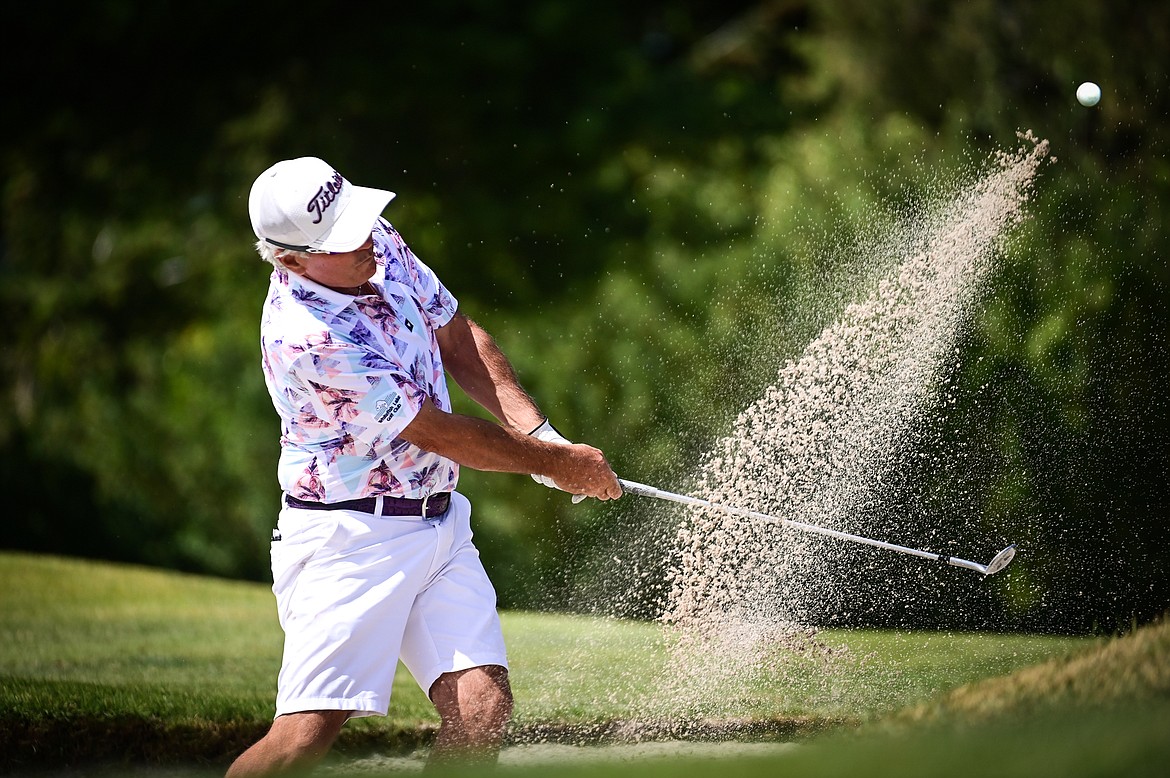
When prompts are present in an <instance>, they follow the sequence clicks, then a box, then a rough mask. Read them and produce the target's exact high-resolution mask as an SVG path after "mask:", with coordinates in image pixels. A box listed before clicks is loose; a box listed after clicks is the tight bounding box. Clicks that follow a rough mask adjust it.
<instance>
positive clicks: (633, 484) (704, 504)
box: [618, 478, 987, 575]
mask: <svg viewBox="0 0 1170 778" xmlns="http://www.w3.org/2000/svg"><path fill="white" fill-rule="evenodd" d="M618 482H619V483H620V484H621V485H622V490H623V491H626V492H629V493H630V494H637V495H640V496H642V497H653V498H655V499H658V500H668V501H670V502H677V503H681V504H682V505H690V506H693V507H696V508H710V509H711V510H715V511H719V512H720V513H726V514H728V515H730V516H740V517H742V518H746V519H756V520H757V521H765V522H769V523H772V524H780V525H782V526H785V527H791V528H792V529H796V530H800V531H801V532H810V533H813V534H815V535H825V536H828V537H831V538H837V539H839V540H847V541H850V542H852V543H863V544H865V545H867V546H874V547H875V548H882V549H885V550H887V551H896V552H898V553H899V554H909V555H910V556H916V557H921V558H923V559H929V560H931V561H935V562H945V563H947V564H948V565H953V566H955V567H965V568H967V569H968V570H974V571H976V572H979V573H983V574H984V575H986V574H987V567H986V566H985V565H981V564H979V563H978V562H971V561H968V560H966V559H959V558H957V557H949V556H945V555H943V554H935V553H933V552H931V551H922V550H920V549H917V548H907V547H906V546H899V545H895V544H894V543H887V542H885V541H884V540H874V539H873V538H866V537H862V536H861V535H853V534H850V533H848V532H841V531H839V530H835V529H829V528H827V527H820V526H817V525H816V524H806V523H804V522H803V521H794V520H793V519H782V518H779V517H777V516H769V515H768V514H766V513H758V512H756V511H749V510H747V509H746V508H736V507H734V506H731V505H720V504H719V503H715V502H711V501H710V500H703V499H700V498H698V497H691V496H689V495H685V494H675V493H674V492H668V491H665V490H663V489H658V488H655V487H653V486H647V485H646V484H640V483H638V482H637V481H627V480H626V479H624V478H619V479H618Z"/></svg>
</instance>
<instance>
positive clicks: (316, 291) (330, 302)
mask: <svg viewBox="0 0 1170 778" xmlns="http://www.w3.org/2000/svg"><path fill="white" fill-rule="evenodd" d="M277 276H278V277H279V276H284V278H283V279H282V280H283V284H284V285H285V286H287V287H288V290H289V292H290V293H291V294H292V296H293V299H295V300H296V301H297V302H299V303H301V304H302V305H305V306H307V307H309V308H314V309H316V310H319V311H322V312H324V313H329V314H337V313H340V312H341V310H342V309H343V308H345V307H346V306H348V305H349V304H350V303H352V302H353V295H349V294H343V293H342V292H337V291H334V290H332V289H330V288H329V287H327V286H322V285H321V284H318V283H317V282H316V281H313V280H311V279H308V278H305V277H304V276H302V275H297V274H296V273H293V272H290V271H287V270H284V271H278V273H277Z"/></svg>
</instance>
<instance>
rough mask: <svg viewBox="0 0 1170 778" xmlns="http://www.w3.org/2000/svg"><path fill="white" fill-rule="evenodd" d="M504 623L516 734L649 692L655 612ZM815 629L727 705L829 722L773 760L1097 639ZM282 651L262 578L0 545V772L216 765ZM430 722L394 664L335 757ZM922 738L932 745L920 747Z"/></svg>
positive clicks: (550, 728)
mask: <svg viewBox="0 0 1170 778" xmlns="http://www.w3.org/2000/svg"><path fill="white" fill-rule="evenodd" d="M504 625H505V632H506V633H507V637H508V640H509V651H510V660H511V664H512V677H513V686H514V691H515V694H516V700H517V705H516V716H515V726H514V730H515V732H516V733H517V736H523V735H525V734H526V733H527V734H528V735H531V734H533V733H544V734H545V735H547V736H550V737H555V736H559V734H558V733H564V732H565V731H577V732H583V731H585V732H594V733H598V732H605V731H607V730H605V725H606V723H607V722H612V721H615V720H619V721H620V720H628V719H631V718H637V716H638V714H639V711H640V710H641V708H640V707H638V705H637V704H636V703H637V701H638V700H645V699H649V698H653V696H654V694H655V691H656V687H655V684H656V683H658V681H659V680H660V679H661V676H660V675H659V673H660V668H661V666H662V664H663V662H664V660H665V658H666V649H665V646H664V643H663V637H662V632H661V630H660V629H659V628H658V627H657V626H656V625H654V624H647V623H640V622H628V621H618V620H608V619H597V618H587V617H579V616H568V615H553V614H534V613H506V614H504ZM819 637H820V639H821V640H823V641H824V642H825V643H826V644H829V645H832V646H834V647H837V648H838V649H840V650H839V651H838V652H837V655H838V656H839V657H842V658H841V659H839V660H838V661H837V664H836V665H835V666H834V667H833V668H832V672H831V673H829V674H828V675H827V676H825V674H824V673H820V675H818V671H817V670H816V669H815V668H812V669H810V670H809V671H808V672H804V673H803V674H802V673H787V674H782V675H781V676H775V677H769V676H764V680H763V681H759V680H758V679H757V682H755V683H754V684H753V685H752V686H751V688H750V689H747V690H738V691H736V693H737V694H746V695H747V697H745V699H744V700H742V701H740V702H742V703H743V704H742V705H741V706H740V708H741V709H742V710H746V711H750V712H752V713H751V715H752V716H753V717H754V718H756V719H757V720H758V721H766V722H771V723H772V724H773V725H776V726H774V727H773V728H772V729H771V730H770V731H771V732H772V733H773V734H775V733H781V734H783V733H788V734H790V735H798V736H804V735H809V734H810V733H814V732H819V731H825V730H828V731H830V732H835V733H837V734H834V735H832V737H833V738H834V739H835V740H834V741H828V740H825V739H824V738H825V737H826V736H825V735H821V736H818V737H817V738H815V739H814V742H813V743H812V744H811V745H806V746H802V747H800V748H798V749H796V750H795V751H794V753H793V755H792V756H790V757H789V756H785V757H784V758H785V759H792V760H794V762H798V763H801V764H804V762H803V761H802V760H805V759H807V758H809V757H806V756H804V754H806V753H818V751H817V749H820V748H822V747H823V746H822V743H828V742H838V743H839V744H840V743H848V744H851V745H850V747H849V748H844V746H840V745H838V746H834V747H833V748H832V749H827V748H826V753H829V752H831V753H833V754H836V753H837V752H838V751H839V750H842V749H843V750H845V751H849V750H850V748H855V749H858V753H859V754H862V753H866V752H865V750H864V749H866V748H880V744H881V743H882V742H886V741H890V742H893V741H894V740H898V739H900V740H906V741H907V742H911V741H913V742H917V741H914V738H916V737H919V736H920V734H919V732H920V731H921V730H922V727H924V726H925V727H934V728H939V727H942V728H945V734H939V735H936V736H934V737H933V738H932V739H931V740H930V742H931V743H933V742H934V741H936V740H937V741H938V742H942V743H946V742H951V741H948V738H952V739H953V737H954V735H953V734H952V733H951V728H949V725H948V724H946V723H939V722H945V721H946V720H948V718H947V716H945V715H943V714H941V713H940V714H937V715H936V714H934V713H920V715H918V716H917V718H916V719H915V721H916V722H918V723H916V724H915V725H914V726H913V727H912V728H911V731H910V732H905V731H898V732H882V733H881V734H880V735H875V736H874V737H875V738H876V739H877V744H876V745H875V744H874V743H873V742H872V739H867V738H866V736H865V735H863V734H861V733H864V732H866V731H870V730H871V729H872V728H871V727H862V729H861V730H857V729H856V728H855V727H854V726H853V725H858V724H864V723H866V722H871V723H872V722H875V721H878V720H885V718H884V717H885V716H886V714H889V713H892V712H895V711H900V710H905V709H914V706H916V705H918V706H919V708H918V709H919V710H920V711H923V710H930V708H929V706H930V705H932V704H934V705H938V704H939V702H938V701H939V700H945V699H947V697H946V693H947V692H948V691H950V690H953V689H956V688H957V687H959V686H961V685H963V684H968V683H970V682H972V681H978V680H979V679H984V678H991V677H994V676H1002V675H1006V674H1008V673H1012V672H1013V671H1016V670H1019V669H1020V668H1025V667H1028V666H1029V665H1034V664H1037V663H1040V662H1043V661H1044V660H1046V659H1050V658H1054V657H1055V658H1057V659H1061V658H1064V657H1068V656H1070V655H1071V654H1074V653H1076V652H1084V651H1091V650H1093V649H1094V647H1096V646H1100V645H1101V644H1102V641H1099V640H1088V639H1080V638H1063V637H1050V636H1049V637H1039V636H1027V635H994V634H992V635H968V634H964V635H951V634H940V633H892V632H829V633H822V634H821V635H820V636H819ZM280 649H281V635H280V630H279V627H278V625H277V623H276V618H275V614H274V606H273V603H272V597H271V593H270V592H269V591H268V589H267V587H265V586H263V585H260V584H249V583H241V582H234V581H222V580H215V579H208V578H202V577H196V576H187V575H179V574H175V573H170V572H163V571H157V570H150V569H143V568H136V567H129V566H122V565H109V564H98V563H90V562H83V561H78V560H72V559H59V558H53V557H43V556H32V555H21V554H9V553H0V768H29V767H34V766H38V765H40V766H50V765H62V764H82V765H84V764H95V763H99V762H109V761H113V762H116V763H120V764H130V763H135V762H148V763H196V764H205V765H213V766H216V767H218V766H222V765H223V764H224V763H226V761H227V760H228V759H230V757H231V756H232V755H233V754H234V753H236V752H238V750H240V749H241V748H243V747H244V746H246V745H247V744H248V743H249V742H251V741H252V740H253V739H255V738H256V737H258V736H259V735H260V734H262V733H263V731H264V730H265V729H266V728H267V725H268V723H269V722H270V721H271V716H272V699H273V695H274V691H275V688H274V687H275V674H276V670H277V668H278V666H279V662H280ZM1155 650H1159V651H1160V650H1163V649H1162V648H1156V649H1155ZM1161 656H1162V657H1163V658H1164V656H1165V654H1161ZM1062 661H1064V660H1062ZM1117 661H1125V660H1117ZM1061 666H1067V661H1065V662H1064V664H1063V665H1061ZM1089 685H1090V686H1091V685H1092V684H1089ZM1158 699H1159V698H1157V697H1155V698H1153V699H1152V700H1147V701H1146V702H1147V703H1148V705H1150V706H1152V708H1151V710H1153V713H1151V714H1150V718H1151V719H1152V720H1160V719H1158V716H1162V715H1163V714H1164V713H1165V710H1163V709H1162V708H1158ZM924 706H926V707H924ZM680 713H684V714H685V713H686V711H680ZM1057 714H1059V711H1056V712H1050V713H1045V717H1047V718H1053V719H1054V720H1055V721H1056V723H1055V724H1053V726H1055V727H1058V728H1061V731H1062V732H1066V733H1075V732H1077V731H1079V730H1078V727H1080V726H1081V720H1080V719H1079V718H1076V717H1073V718H1071V719H1069V720H1068V721H1066V720H1065V719H1064V718H1060V716H1059V715H1057ZM1095 715H1096V714H1095ZM1112 715H1114V714H1112V713H1110V714H1108V715H1107V714H1105V713H1102V714H1100V716H1103V717H1104V718H1103V719H1102V720H1101V722H1100V726H1102V727H1105V728H1109V727H1112V726H1116V727H1117V728H1119V729H1121V730H1125V731H1126V732H1128V731H1130V730H1128V729H1126V727H1127V726H1128V725H1127V724H1126V723H1125V721H1123V720H1121V719H1116V720H1115V719H1114V718H1109V716H1112ZM1066 718H1067V717H1066ZM436 721H437V719H436V717H435V715H434V713H433V711H432V709H431V708H430V705H429V704H428V703H427V701H426V699H425V697H424V696H423V695H422V693H421V691H420V690H419V689H418V687H417V685H416V684H415V683H414V682H413V680H412V679H411V678H410V677H409V675H407V674H406V673H405V672H403V671H402V670H401V668H400V672H399V676H398V679H397V681H396V685H395V692H394V700H393V702H392V705H391V713H390V716H388V717H386V718H384V719H383V718H371V719H363V720H361V721H357V722H351V724H350V725H348V726H347V732H346V735H345V740H344V741H343V742H342V743H341V744H339V746H340V748H339V751H340V753H347V749H348V752H356V751H357V750H358V749H359V748H360V747H362V746H363V745H368V744H371V743H377V744H378V745H379V747H382V748H386V749H390V750H393V749H395V748H397V749H400V750H409V749H412V748H414V747H416V746H417V745H419V744H420V743H423V742H425V741H426V739H427V737H428V736H429V734H430V732H431V731H432V729H433V726H434V725H435V723H436ZM923 721H925V722H927V723H926V724H922V723H921V722H923ZM1142 721H1145V719H1142ZM932 722H933V723H932ZM741 723H742V722H741ZM1027 723H1028V724H1029V725H1032V724H1034V723H1035V722H1032V721H1031V720H1029V721H1028V722H1027ZM842 724H848V725H850V726H848V727H842V726H841V725H842ZM1000 725H1001V724H997V722H996V721H992V722H989V723H987V724H984V725H981V726H985V727H992V728H994V727H995V726H1000ZM1037 726H1039V725H1038V724H1037ZM590 728H592V729H590ZM750 730H751V727H750V726H745V727H744V728H743V730H742V731H750ZM989 731H991V730H989ZM1007 731H1008V732H1009V733H1012V734H1017V733H1018V732H1026V728H1025V729H1020V728H1018V727H1015V726H1008V727H1007ZM1134 731H1135V732H1137V733H1139V734H1138V735H1134V736H1133V737H1130V740H1132V739H1133V738H1134V737H1136V738H1137V739H1138V740H1140V739H1141V738H1140V733H1141V732H1143V731H1145V730H1144V729H1143V727H1141V726H1139V727H1138V728H1137V729H1136V730H1134ZM844 732H847V733H850V734H849V735H848V736H846V735H844V734H842V733H844ZM1069 736H1070V737H1072V736H1073V735H1072V734H1070V735H1069ZM988 737H989V738H991V740H992V741H996V740H999V739H1000V736H999V735H990V734H989V735H988ZM1020 737H1023V735H1020ZM841 738H845V740H841ZM806 742H807V740H806ZM1126 742H1128V741H1126ZM1077 743H1078V744H1081V743H1080V740H1077ZM915 747H916V748H918V746H915ZM952 747H953V748H956V749H957V748H960V745H959V744H957V743H953V744H952ZM932 748H933V746H932ZM922 750H924V751H926V752H928V753H931V751H930V749H929V748H926V746H925V745H923V746H922ZM858 758H861V757H858ZM865 758H869V757H865ZM824 761H825V762H826V763H831V762H832V759H830V758H829V757H827V756H826V757H825V760H824ZM509 769H512V768H509ZM745 769H746V768H745ZM842 769H844V768H842ZM801 771H802V772H803V771H805V770H804V768H803V767H802V768H801ZM744 774H750V773H744Z"/></svg>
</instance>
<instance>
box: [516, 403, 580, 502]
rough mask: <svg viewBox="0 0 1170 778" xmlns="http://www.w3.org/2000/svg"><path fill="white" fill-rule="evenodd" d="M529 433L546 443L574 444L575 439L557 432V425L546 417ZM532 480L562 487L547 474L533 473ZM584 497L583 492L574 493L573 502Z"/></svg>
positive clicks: (549, 486)
mask: <svg viewBox="0 0 1170 778" xmlns="http://www.w3.org/2000/svg"><path fill="white" fill-rule="evenodd" d="M528 434H529V435H531V436H532V437H534V438H536V439H537V440H543V441H544V442H545V443H560V444H562V445H566V446H569V445H572V443H573V441H571V440H569V439H568V438H566V437H565V436H564V435H562V434H561V433H559V432H557V430H556V427H554V426H553V425H551V424H549V423H548V419H545V420H544V421H543V422H542V423H541V425H540V426H539V427H537V428H536V429H534V430H533V431H532V432H529V433H528ZM532 480H533V481H536V482H537V483H538V484H544V485H545V486H547V487H548V488H550V489H560V488H561V487H559V486H557V483H556V481H554V480H553V479H551V478H549V477H548V476H547V475H537V474H536V473H533V474H532ZM561 491H564V490H563V489H562V490H561ZM584 499H585V495H583V494H574V495H573V502H574V503H578V502H581V501H582V500H584Z"/></svg>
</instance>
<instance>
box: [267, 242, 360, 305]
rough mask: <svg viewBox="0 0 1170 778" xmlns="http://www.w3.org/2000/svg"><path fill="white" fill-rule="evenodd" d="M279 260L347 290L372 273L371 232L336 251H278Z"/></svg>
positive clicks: (296, 271)
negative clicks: (349, 247) (353, 246)
mask: <svg viewBox="0 0 1170 778" xmlns="http://www.w3.org/2000/svg"><path fill="white" fill-rule="evenodd" d="M279 259H280V261H281V262H282V263H283V264H284V266H285V267H287V268H288V269H289V270H290V271H292V272H293V273H296V274H297V275H300V276H304V277H305V278H307V279H309V280H310V281H315V282H316V283H318V284H321V285H322V286H327V287H329V288H330V289H336V290H338V291H343V292H348V291H350V290H352V289H354V288H355V287H358V286H361V285H362V284H363V283H365V282H366V281H368V280H369V279H370V276H372V275H373V274H374V267H375V265H376V264H377V263H376V261H375V260H374V239H373V236H371V237H368V238H366V242H365V243H363V244H362V245H361V246H359V247H358V248H356V249H354V250H353V251H345V252H342V253H338V254H308V255H292V254H282V255H280V256H279Z"/></svg>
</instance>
